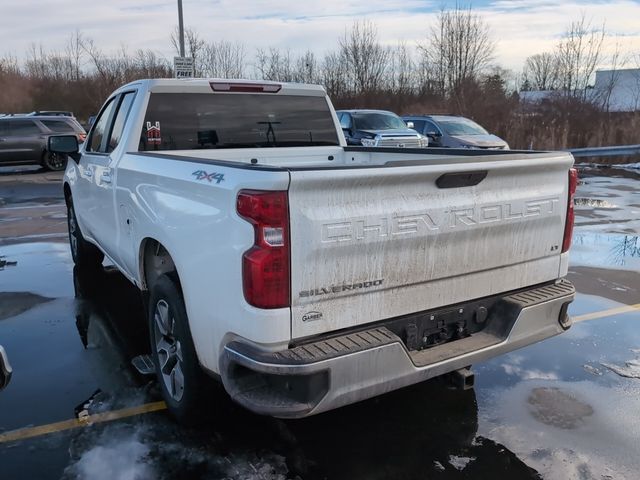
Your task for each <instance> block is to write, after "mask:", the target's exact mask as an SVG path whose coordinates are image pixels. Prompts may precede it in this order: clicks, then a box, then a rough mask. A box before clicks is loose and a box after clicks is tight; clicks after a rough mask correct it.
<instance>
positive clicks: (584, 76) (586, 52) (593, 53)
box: [556, 15, 605, 100]
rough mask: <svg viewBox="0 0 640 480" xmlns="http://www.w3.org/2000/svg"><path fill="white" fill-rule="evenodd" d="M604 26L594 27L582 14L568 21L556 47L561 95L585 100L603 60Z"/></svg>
mask: <svg viewBox="0 0 640 480" xmlns="http://www.w3.org/2000/svg"><path fill="white" fill-rule="evenodd" d="M604 38H605V29H604V26H602V27H601V28H593V27H592V26H591V22H590V21H588V20H587V19H586V18H585V16H584V15H582V17H580V19H579V20H576V21H574V22H571V24H570V25H569V28H568V29H567V31H566V32H565V34H564V36H563V38H562V39H561V40H560V42H559V43H558V46H557V48H556V57H557V62H558V79H559V82H560V86H561V87H562V90H563V92H564V93H565V94H566V95H569V96H570V97H573V98H577V99H580V100H587V96H588V93H587V87H588V86H589V82H590V80H591V76H592V75H593V73H594V72H595V69H596V67H597V66H598V64H599V63H600V62H601V60H602V44H603V42H604Z"/></svg>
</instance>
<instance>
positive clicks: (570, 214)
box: [562, 168, 578, 253]
mask: <svg viewBox="0 0 640 480" xmlns="http://www.w3.org/2000/svg"><path fill="white" fill-rule="evenodd" d="M577 187H578V171H577V170H576V169H575V168H571V169H569V199H568V202H569V203H568V204H567V220H566V223H565V225H564V239H563V240H562V253H564V252H566V251H568V250H569V247H571V238H572V237H573V222H574V221H575V213H574V211H573V198H574V197H575V195H576V188H577Z"/></svg>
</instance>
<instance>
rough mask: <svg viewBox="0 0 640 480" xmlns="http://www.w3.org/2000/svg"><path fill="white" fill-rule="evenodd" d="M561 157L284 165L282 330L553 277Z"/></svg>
mask: <svg viewBox="0 0 640 480" xmlns="http://www.w3.org/2000/svg"><path fill="white" fill-rule="evenodd" d="M572 163H573V159H572V158H571V156H570V155H564V154H558V155H556V156H548V155H547V156H546V157H544V158H540V157H536V155H535V154H534V155H531V158H527V159H517V160H513V159H506V158H504V159H501V160H497V161H496V160H495V159H491V160H488V161H487V159H486V158H482V157H479V158H478V157H475V158H474V157H471V158H469V161H468V162H465V163H455V164H454V163H437V162H433V163H422V162H420V164H416V165H411V164H407V163H405V164H403V165H402V166H393V162H390V163H388V164H387V165H386V166H383V167H370V168H344V169H331V170H328V169H324V170H323V169H318V170H292V171H291V183H290V188H289V205H290V222H291V233H290V235H291V313H292V325H291V329H292V337H293V338H300V337H306V336H310V335H315V334H320V333H324V332H328V331H333V330H339V329H343V328H347V327H352V326H355V325H361V324H366V323H370V322H374V321H376V320H382V319H386V318H392V317H395V316H399V315H404V314H408V313H413V312H418V311H422V310H427V309H431V308H437V307H441V306H446V305H451V304H454V303H458V302H463V301H467V300H472V299H475V298H481V297H484V296H488V295H491V294H496V293H501V292H506V291H510V290H515V289H518V288H522V287H527V286H531V285H535V284H538V283H542V282H545V281H550V280H554V279H556V278H557V277H558V273H559V268H560V251H561V248H562V240H563V234H564V225H565V217H566V211H567V189H568V186H567V184H568V174H567V172H568V169H569V168H570V166H571V164H572ZM485 174H486V176H485Z"/></svg>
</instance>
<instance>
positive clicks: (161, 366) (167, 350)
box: [149, 274, 207, 423]
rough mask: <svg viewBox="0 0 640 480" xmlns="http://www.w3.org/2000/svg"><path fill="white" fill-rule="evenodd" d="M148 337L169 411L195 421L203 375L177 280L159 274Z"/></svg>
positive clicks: (151, 301)
mask: <svg viewBox="0 0 640 480" xmlns="http://www.w3.org/2000/svg"><path fill="white" fill-rule="evenodd" d="M149 337H150V339H151V355H152V357H153V362H154V364H155V366H156V375H157V377H158V383H159V384H160V389H161V390H162V396H163V397H164V400H165V403H166V404H167V407H168V408H169V411H170V412H171V413H172V414H173V415H174V416H175V417H176V418H177V419H178V421H180V422H184V423H190V422H191V421H192V420H193V419H195V418H196V414H197V413H198V409H199V407H200V405H201V399H202V396H203V394H204V383H205V382H206V380H207V379H206V377H205V376H204V374H203V372H202V370H201V369H200V365H199V363H198V358H197V356H196V350H195V347H194V345H193V340H192V338H191V330H190V329H189V321H188V319H187V311H186V309H185V306H184V300H183V299H182V291H181V290H180V286H179V283H178V278H177V276H176V275H174V274H168V275H162V276H161V277H160V278H158V280H157V281H156V283H155V285H154V286H153V289H152V291H151V297H150V299H149Z"/></svg>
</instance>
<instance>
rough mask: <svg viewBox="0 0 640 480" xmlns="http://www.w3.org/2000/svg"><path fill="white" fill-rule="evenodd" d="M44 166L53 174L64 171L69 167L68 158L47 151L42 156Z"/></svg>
mask: <svg viewBox="0 0 640 480" xmlns="http://www.w3.org/2000/svg"><path fill="white" fill-rule="evenodd" d="M42 166H43V167H44V168H46V169H47V170H51V171H53V172H57V171H60V170H64V169H65V168H66V166H67V156H66V155H61V154H59V153H51V152H47V151H45V152H44V153H43V154H42Z"/></svg>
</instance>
